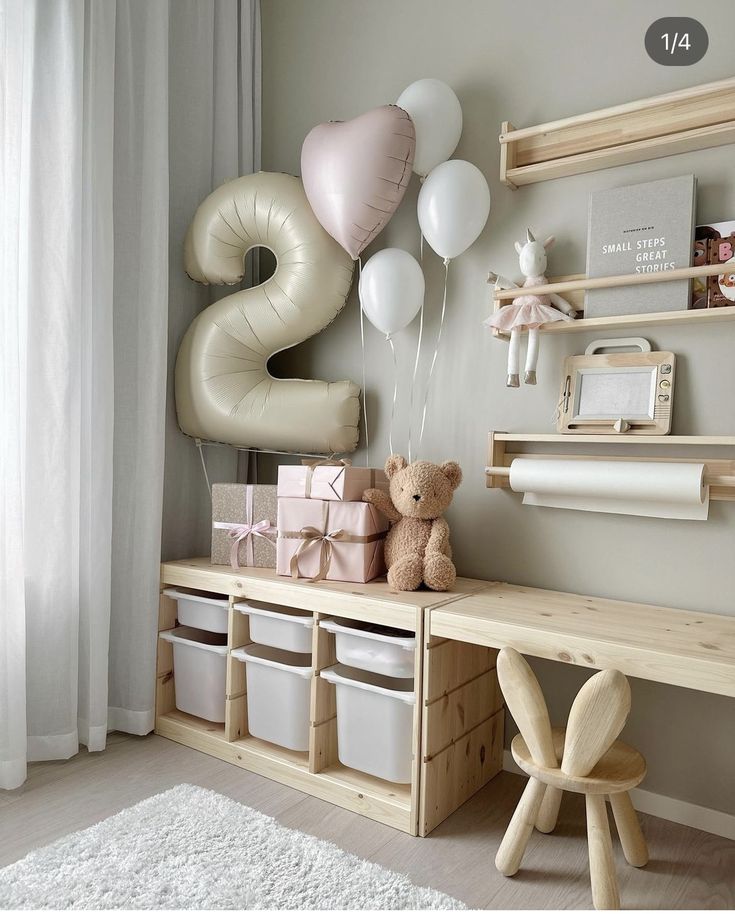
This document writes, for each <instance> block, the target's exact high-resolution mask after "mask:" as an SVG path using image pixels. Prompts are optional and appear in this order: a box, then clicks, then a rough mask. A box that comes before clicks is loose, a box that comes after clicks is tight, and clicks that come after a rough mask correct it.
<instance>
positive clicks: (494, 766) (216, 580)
mask: <svg viewBox="0 0 735 914" xmlns="http://www.w3.org/2000/svg"><path fill="white" fill-rule="evenodd" d="M161 585H162V589H163V588H164V587H171V586H175V587H178V588H191V589H195V590H203V591H209V592H211V593H216V594H226V595H227V596H229V598H230V608H229V630H228V642H227V643H228V647H229V649H230V652H231V651H232V649H234V648H237V647H241V646H242V645H245V644H248V643H249V642H250V637H249V622H248V617H247V616H245V615H243V614H242V613H240V612H238V611H237V610H235V609H234V605H235V604H236V603H237V602H238V601H239V600H243V599H247V598H250V599H255V600H262V601H265V602H273V603H279V604H282V605H285V606H292V607H295V608H297V609H303V610H308V611H311V612H313V613H314V618H315V622H318V621H319V620H320V619H322V618H326V617H329V616H339V617H343V618H349V619H356V620H360V621H367V622H374V623H377V624H380V625H388V626H393V627H395V628H400V629H404V630H407V631H411V632H415V633H416V635H417V642H418V646H417V650H416V661H415V676H414V680H415V688H416V706H415V711H414V725H413V726H414V732H413V744H414V746H415V747H416V750H415V753H414V766H413V777H412V781H411V784H406V785H399V784H391V783H389V782H387V781H383V780H380V779H378V778H374V777H371V776H369V775H366V774H362V773H361V772H359V771H354V770H351V769H348V768H345V767H344V766H343V765H341V764H340V763H339V761H338V758H337V731H336V707H335V693H334V686H333V685H332V684H330V683H327V682H326V681H325V680H323V679H321V678H320V677H319V676H318V675H317V674H316V673H318V670H320V669H323V668H324V667H326V666H329V665H330V664H332V663H334V662H335V660H334V636H333V635H331V634H330V633H328V632H326V631H324V630H323V629H320V628H319V626H318V625H315V627H314V632H313V648H312V653H313V660H314V668H315V671H316V672H315V675H313V677H312V681H311V704H310V719H311V720H310V723H311V728H310V742H309V751H308V752H292V751H290V750H288V749H283V748H280V747H278V746H275V745H272V744H270V743H265V742H263V741H262V740H259V739H256V738H255V737H252V736H250V735H249V733H248V727H247V696H246V681H245V668H244V664H242V663H241V662H239V661H237V660H235V659H234V658H233V657H232V656H231V653H229V654H228V658H227V686H226V696H227V697H226V710H225V715H226V718H225V723H224V724H213V723H209V722H208V721H203V720H199V719H198V718H194V717H191V716H190V715H187V714H184V713H182V712H180V711H177V710H176V706H175V683H174V675H173V658H172V651H171V645H170V644H169V643H168V642H165V641H162V640H160V639H159V642H158V668H157V680H156V728H155V730H156V733H158V734H159V735H161V736H165V737H167V738H168V739H173V740H176V741H177V742H180V743H183V744H184V745H186V746H190V747H192V748H193V749H198V750H199V751H201V752H206V753H208V754H209V755H214V756H216V757H217V758H221V759H223V760H225V761H228V762H230V763H232V764H234V765H239V766H240V767H241V768H246V769H248V770H249V771H254V772H256V773H257V774H262V775H264V776H266V777H269V778H272V779H274V780H276V781H280V782H281V783H283V784H288V785H289V786H291V787H295V788H297V789H298V790H302V791H304V793H307V794H310V795H312V796H316V797H319V798H320V799H323V800H327V801H329V802H332V803H335V804H337V805H338V806H343V807H345V808H346V809H350V810H352V811H353V812H357V813H361V814H362V815H365V816H368V817H369V818H372V819H375V820H377V821H379V822H383V823H384V824H386V825H391V826H393V827H394V828H398V829H400V830H401V831H405V832H408V833H409V834H412V835H416V834H418V833H419V831H420V833H421V834H422V835H423V834H428V832H429V831H430V830H431V829H432V828H433V827H435V826H436V825H438V824H439V822H441V821H442V819H444V818H446V816H448V815H450V813H452V812H453V811H454V810H455V809H456V808H457V807H458V806H459V805H461V803H463V802H464V801H465V800H466V799H467V798H468V797H469V796H470V795H471V793H473V792H474V791H475V790H476V789H478V788H479V787H480V786H482V784H484V783H486V781H487V780H489V779H490V778H491V777H492V776H493V775H494V774H496V773H497V771H499V770H500V759H501V757H502V718H503V715H502V710H501V705H500V702H499V693H498V690H497V681H496V679H495V672H494V652H490V651H488V650H487V649H486V648H479V649H478V648H477V647H476V646H474V645H465V644H460V643H457V642H444V643H443V644H438V643H437V644H428V643H427V644H426V653H424V651H422V649H421V647H422V645H424V616H425V612H426V611H428V609H429V608H431V607H432V606H441V605H445V604H447V603H451V602H453V601H455V600H458V599H461V598H463V597H465V596H467V595H469V594H472V593H476V592H478V591H480V590H482V589H483V588H485V587H487V586H489V582H487V581H474V580H470V579H466V578H459V579H458V580H457V583H456V585H455V589H454V590H453V591H452V592H451V593H443V594H441V593H433V592H431V591H419V592H416V593H396V592H394V591H392V590H391V589H390V587H389V586H388V584H387V583H386V582H385V581H377V582H371V583H370V584H348V583H341V582H331V581H322V582H319V583H316V584H309V583H306V582H304V581H294V580H292V579H290V578H286V577H280V576H278V575H276V573H275V571H273V570H272V569H267V568H242V569H239V570H237V571H235V570H233V569H231V568H229V567H226V566H219V565H211V564H210V563H209V560H208V559H190V560H183V561H178V562H166V563H164V564H163V565H162V566H161ZM175 624H176V601H175V600H173V599H171V598H170V597H168V596H166V595H165V594H161V599H160V610H159V626H158V627H159V631H164V630H166V629H170V628H173V627H174V625H175ZM445 645H446V646H445ZM425 656H426V658H427V659H426V670H427V674H426V675H427V678H426V683H425V684H424V675H425V670H424V663H425V659H424V658H425ZM424 689H425V690H424ZM483 702H486V703H487V707H486V708H485V707H483V706H482V703H483ZM468 715H469V716H468ZM420 805H421V810H422V811H421V822H419V817H420V809H419V807H420Z"/></svg>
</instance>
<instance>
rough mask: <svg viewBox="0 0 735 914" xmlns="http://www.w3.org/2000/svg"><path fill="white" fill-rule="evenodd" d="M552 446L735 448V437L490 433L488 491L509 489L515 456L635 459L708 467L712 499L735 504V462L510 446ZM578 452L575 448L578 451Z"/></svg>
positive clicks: (707, 476) (709, 458) (531, 457)
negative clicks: (533, 450) (535, 450)
mask: <svg viewBox="0 0 735 914" xmlns="http://www.w3.org/2000/svg"><path fill="white" fill-rule="evenodd" d="M513 444H517V445H524V444H553V445H560V444H563V445H575V446H576V445H580V444H582V445H591V444H596V445H600V444H603V445H606V446H609V447H611V448H613V450H614V449H615V448H617V447H619V446H620V445H629V446H637V445H656V446H667V447H675V448H683V449H685V450H686V449H687V448H690V447H699V448H703V449H707V450H709V449H711V448H716V447H729V448H735V435H640V434H631V433H630V432H628V433H623V434H619V435H599V434H575V435H562V434H533V433H527V432H520V433H509V432H495V431H492V432H490V433H489V434H488V445H487V465H486V467H485V485H486V487H487V488H488V489H508V488H510V480H509V477H510V466H511V464H512V463H513V461H514V460H515V458H516V457H524V458H528V459H531V460H554V459H556V460H558V459H564V460H635V461H651V460H655V461H657V462H665V463H668V462H675V463H703V464H704V465H705V482H706V483H707V484H708V485H709V486H710V499H712V500H713V501H735V460H732V459H721V458H711V457H709V456H707V457H686V456H685V457H669V456H666V457H658V456H656V457H650V456H643V455H635V456H631V455H626V456H624V457H621V456H619V455H612V456H608V455H604V456H600V455H589V454H585V453H578V452H577V453H571V454H570V453H568V452H567V453H553V454H548V453H546V454H537V453H525V452H523V451H518V450H516V449H512V450H511V449H509V448H508V445H513ZM575 450H576V448H575Z"/></svg>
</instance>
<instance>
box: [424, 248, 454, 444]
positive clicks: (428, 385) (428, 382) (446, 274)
mask: <svg viewBox="0 0 735 914" xmlns="http://www.w3.org/2000/svg"><path fill="white" fill-rule="evenodd" d="M448 277H449V258H448V257H445V258H444V298H443V300H442V316H441V318H440V320H439V333H437V336H436V346H435V347H434V355H433V357H432V359H431V368H429V376H428V378H427V379H426V391H425V392H424V409H423V412H422V414H421V432H420V433H419V447H421V445H422V444H423V442H424V426H425V425H426V408H427V406H428V405H429V392H430V390H431V379H432V377H433V376H434V366H435V365H436V358H437V356H438V355H439V344H440V343H441V341H442V330H443V329H444V315H445V314H446V311H447V280H448Z"/></svg>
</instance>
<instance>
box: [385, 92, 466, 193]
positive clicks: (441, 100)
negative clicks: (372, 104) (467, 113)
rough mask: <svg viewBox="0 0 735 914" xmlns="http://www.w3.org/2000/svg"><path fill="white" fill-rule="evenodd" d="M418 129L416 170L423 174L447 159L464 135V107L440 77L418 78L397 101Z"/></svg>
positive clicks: (414, 165)
mask: <svg viewBox="0 0 735 914" xmlns="http://www.w3.org/2000/svg"><path fill="white" fill-rule="evenodd" d="M396 104H397V105H398V107H399V108H403V110H404V111H405V112H406V113H407V114H408V115H409V117H410V118H411V120H412V121H413V126H414V129H415V130H416V152H415V153H414V158H413V170H414V171H415V172H416V174H417V175H421V176H422V177H424V176H425V175H428V173H429V172H430V171H431V170H432V168H435V167H436V166H437V165H439V163H440V162H446V160H447V159H448V158H449V156H450V155H451V154H452V153H453V152H454V150H455V149H456V148H457V143H459V138H460V136H461V135H462V108H461V106H460V104H459V99H458V98H457V96H456V95H455V94H454V92H453V91H452V89H450V88H449V86H448V85H447V84H446V83H443V82H442V81H441V80H440V79H419V80H418V81H417V82H415V83H411V85H410V86H409V87H408V88H407V89H404V90H403V92H401V94H400V96H399V98H398V101H397V102H396Z"/></svg>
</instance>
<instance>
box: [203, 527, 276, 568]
mask: <svg viewBox="0 0 735 914" xmlns="http://www.w3.org/2000/svg"><path fill="white" fill-rule="evenodd" d="M214 526H215V527H216V528H217V529H218V530H226V531H227V535H228V536H229V537H230V539H231V540H232V547H231V548H230V565H232V567H233V568H234V569H236V570H237V569H239V568H240V562H239V555H238V554H239V551H240V543H241V542H242V541H243V540H245V541H246V543H245V549H246V557H245V562H246V564H247V565H250V566H251V565H253V564H254V562H255V555H254V553H253V537H254V536H260V537H262V538H263V539H264V540H265V541H266V542H267V543H270V544H271V546H275V543H274V542H273V541H272V540H270V539H268V534H269V533H275V532H276V528H275V527H273V526H271V522H270V521H269V520H259V521H258V523H257V524H226V523H222V522H218V523H215V524H214Z"/></svg>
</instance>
